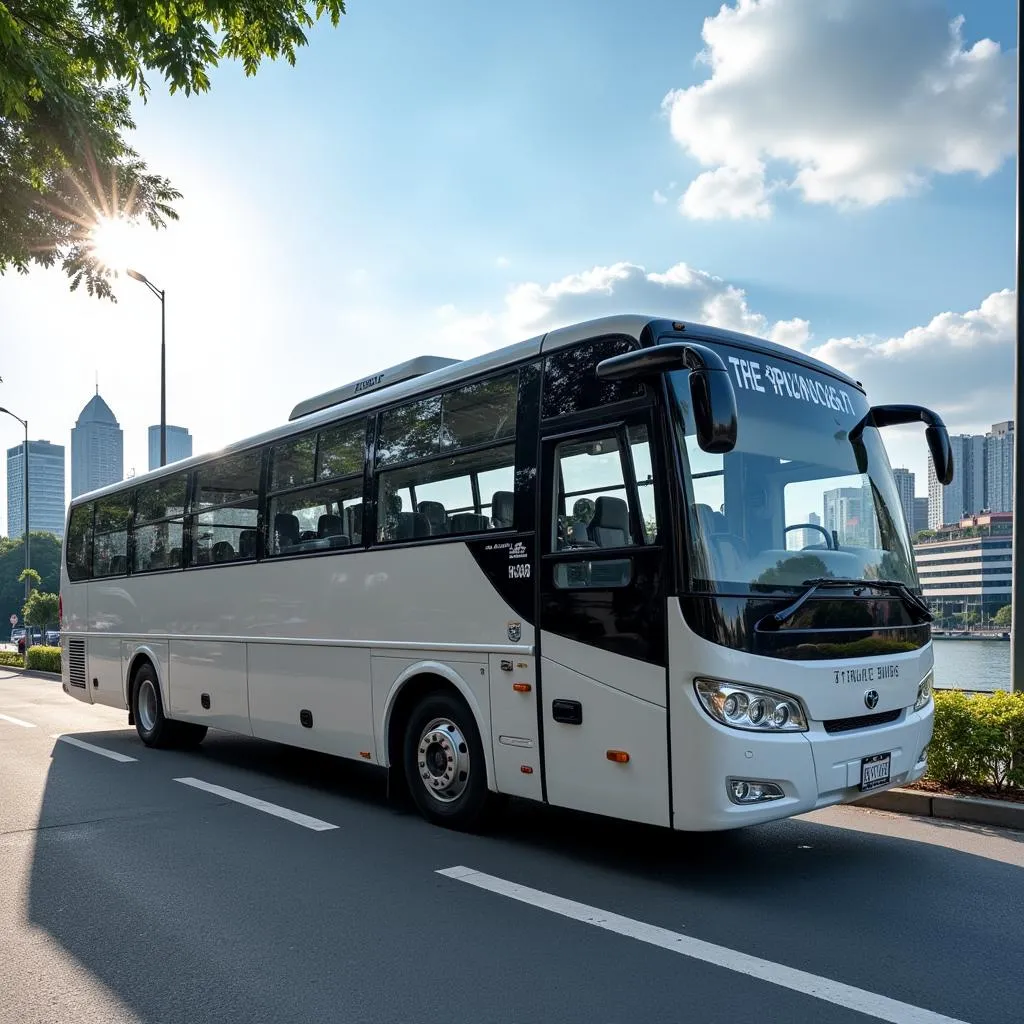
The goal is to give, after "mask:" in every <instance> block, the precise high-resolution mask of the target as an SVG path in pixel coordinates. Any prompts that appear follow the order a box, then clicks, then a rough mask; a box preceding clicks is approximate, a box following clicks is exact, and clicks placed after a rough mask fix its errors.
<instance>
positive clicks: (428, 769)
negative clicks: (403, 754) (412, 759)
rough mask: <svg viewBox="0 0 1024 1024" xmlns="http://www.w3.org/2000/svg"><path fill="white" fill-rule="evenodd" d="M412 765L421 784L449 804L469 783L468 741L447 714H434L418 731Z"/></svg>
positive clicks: (434, 796)
mask: <svg viewBox="0 0 1024 1024" xmlns="http://www.w3.org/2000/svg"><path fill="white" fill-rule="evenodd" d="M416 755H417V756H416V767H417V771H418V772H419V776H420V781H421V782H422V783H423V788H424V789H426V791H427V792H428V793H429V794H430V795H431V796H432V797H433V798H434V799H435V800H437V801H439V802H440V803H444V804H450V803H452V802H453V801H455V800H458V798H459V797H460V796H462V794H463V792H464V791H465V789H466V786H467V785H468V784H469V769H470V764H469V744H468V743H467V742H466V737H465V736H463V735H462V732H461V730H460V729H459V727H458V726H457V725H456V724H455V723H454V722H453V721H451V719H448V718H435V719H434V720H433V721H432V722H430V723H428V724H427V727H426V728H425V729H424V730H423V732H422V733H421V734H420V742H419V745H418V746H417V748H416Z"/></svg>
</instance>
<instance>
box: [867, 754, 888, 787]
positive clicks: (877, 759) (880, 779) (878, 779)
mask: <svg viewBox="0 0 1024 1024" xmlns="http://www.w3.org/2000/svg"><path fill="white" fill-rule="evenodd" d="M891 767H892V754H873V755H872V756H871V757H865V758H864V759H863V760H862V761H861V762H860V788H861V790H868V789H877V788H878V787H879V786H887V785H888V784H889V769H890V768H891Z"/></svg>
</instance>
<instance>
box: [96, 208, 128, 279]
mask: <svg viewBox="0 0 1024 1024" xmlns="http://www.w3.org/2000/svg"><path fill="white" fill-rule="evenodd" d="M90 244H91V248H92V251H93V252H94V253H95V255H96V258H97V259H98V260H99V261H100V263H102V264H103V265H104V266H105V267H107V268H108V269H109V270H114V271H117V272H119V273H124V271H126V270H127V269H128V267H130V266H131V264H132V260H133V258H134V256H135V255H136V251H137V249H138V229H137V228H136V227H134V226H133V225H132V224H131V223H129V222H128V221H126V220H124V219H123V218H121V217H100V218H99V220H98V221H97V224H96V227H94V228H93V230H92V232H91V243H90Z"/></svg>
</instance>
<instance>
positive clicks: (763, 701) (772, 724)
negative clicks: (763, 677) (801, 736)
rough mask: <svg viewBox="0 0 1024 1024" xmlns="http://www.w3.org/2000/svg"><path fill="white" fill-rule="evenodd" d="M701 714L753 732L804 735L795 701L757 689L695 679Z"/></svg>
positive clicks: (804, 726) (802, 719)
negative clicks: (702, 710) (702, 711)
mask: <svg viewBox="0 0 1024 1024" xmlns="http://www.w3.org/2000/svg"><path fill="white" fill-rule="evenodd" d="M693 686H694V689H695V690H696V691H697V697H698V699H699V700H700V703H701V706H702V707H703V708H704V710H705V711H706V712H707V713H708V714H709V715H710V716H711V717H712V718H713V719H714V720H715V721H716V722H721V723H722V725H730V726H732V727H733V728H734V729H750V730H753V731H754V732H806V731H807V716H806V715H805V714H804V709H803V706H802V705H801V704H800V701H798V700H797V699H796V697H790V696H788V695H787V694H785V693H777V692H776V691H775V690H764V689H762V688H761V687H759V686H747V685H745V684H743V685H741V684H739V683H726V682H722V680H720V679H695V680H694V681H693Z"/></svg>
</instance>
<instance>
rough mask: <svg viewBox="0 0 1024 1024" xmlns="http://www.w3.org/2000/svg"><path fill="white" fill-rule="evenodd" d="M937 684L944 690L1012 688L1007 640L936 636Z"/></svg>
mask: <svg viewBox="0 0 1024 1024" xmlns="http://www.w3.org/2000/svg"><path fill="white" fill-rule="evenodd" d="M932 643H933V645H934V648H935V686H936V688H937V689H940V690H948V689H954V688H959V689H964V690H1008V689H1009V688H1010V644H1009V641H1007V640H933V641H932Z"/></svg>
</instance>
